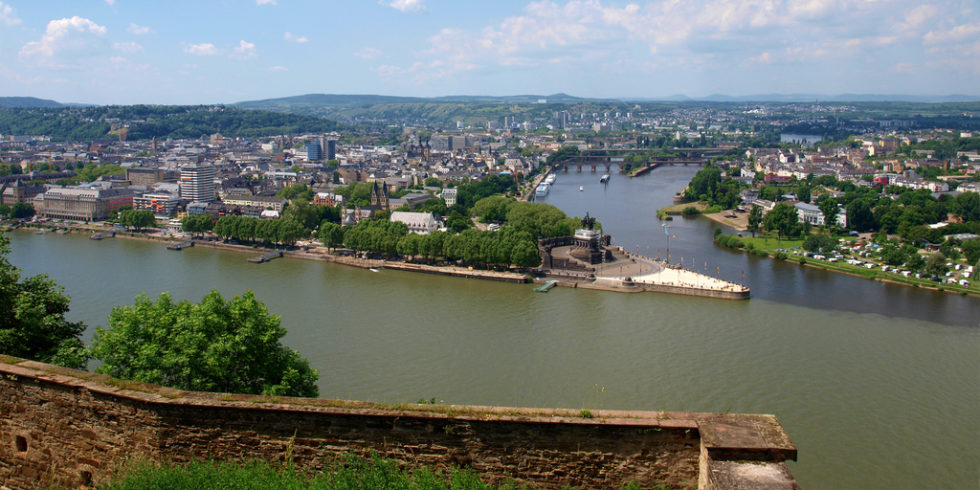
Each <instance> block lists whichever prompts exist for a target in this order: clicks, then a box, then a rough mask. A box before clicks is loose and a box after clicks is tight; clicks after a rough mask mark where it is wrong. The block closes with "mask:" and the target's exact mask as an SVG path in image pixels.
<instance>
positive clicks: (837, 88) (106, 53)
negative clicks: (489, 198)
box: [0, 0, 980, 104]
mask: <svg viewBox="0 0 980 490" xmlns="http://www.w3.org/2000/svg"><path fill="white" fill-rule="evenodd" d="M976 13H977V12H976V6H975V5H974V4H973V2H970V1H958V0H952V1H946V2H933V3H928V4H921V3H918V2H912V1H904V0H896V1H884V0H881V1H873V2H856V1H847V0H840V1H838V0H806V1H777V0H759V1H745V2H742V1H731V0H704V1H697V2H669V1H668V2H639V3H626V2H610V1H598V0H571V1H557V2H549V1H542V2H527V1H517V0H507V1H501V2H494V3H493V4H492V5H491V4H489V3H470V2H466V3H462V2H460V3H457V2H448V1H438V0H382V1H368V2H352V3H351V4H348V3H339V2H338V3H330V4H325V5H324V4H321V3H318V2H305V1H292V0H223V1H215V2H184V1H177V2H169V3H167V4H165V5H164V4H157V3H143V2H140V3H137V2H134V1H132V0H100V1H96V0H93V1H89V2H86V3H84V4H78V2H69V1H60V0H59V1H52V2H44V3H43V5H38V4H37V2H25V1H19V0H0V26H2V27H3V29H2V30H0V96H34V97H41V98H48V99H54V100H58V101H60V102H78V103H92V104H133V103H152V104H207V103H234V102H239V101H245V100H254V99H265V98H276V97H283V96H291V95H300V94H306V93H338V94H344V93H348V94H352V93H358V94H364V93H376V94H382V95H405V96H419V97H433V96H445V95H514V94H541V95H547V94H552V93H559V92H563V93H568V94H573V95H576V96H580V97H589V98H661V97H670V96H673V95H678V94H683V95H686V96H690V97H704V96H708V95H712V94H725V95H731V96H743V95H755V94H769V93H771V94H776V93H780V94H791V93H814V94H828V95H830V94H841V93H865V94H885V95H888V94H909V95H946V94H967V95H977V94H976V87H977V86H980V83H978V82H980V22H977V21H972V22H971V21H970V20H969V19H973V18H976V17H977V16H976Z"/></svg>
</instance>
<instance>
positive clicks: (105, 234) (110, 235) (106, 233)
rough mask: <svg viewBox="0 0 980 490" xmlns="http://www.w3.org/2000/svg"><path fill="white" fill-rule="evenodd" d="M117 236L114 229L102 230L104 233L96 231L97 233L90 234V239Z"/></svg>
mask: <svg viewBox="0 0 980 490" xmlns="http://www.w3.org/2000/svg"><path fill="white" fill-rule="evenodd" d="M115 236H116V232H114V231H105V232H102V233H96V234H94V235H92V236H90V237H89V239H91V240H101V239H103V238H113V237H115Z"/></svg>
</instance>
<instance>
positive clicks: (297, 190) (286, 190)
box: [276, 184, 313, 201]
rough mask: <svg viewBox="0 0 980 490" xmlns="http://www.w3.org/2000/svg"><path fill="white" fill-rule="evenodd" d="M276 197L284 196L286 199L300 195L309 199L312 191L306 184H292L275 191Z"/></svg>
mask: <svg viewBox="0 0 980 490" xmlns="http://www.w3.org/2000/svg"><path fill="white" fill-rule="evenodd" d="M276 197H284V198H286V199H294V198H297V197H300V198H302V199H305V200H307V201H309V200H312V199H313V191H312V190H311V189H310V188H309V187H307V186H306V184H293V185H290V186H286V187H283V188H282V189H279V190H278V191H276Z"/></svg>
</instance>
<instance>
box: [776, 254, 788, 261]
mask: <svg viewBox="0 0 980 490" xmlns="http://www.w3.org/2000/svg"><path fill="white" fill-rule="evenodd" d="M787 257H789V256H788V255H786V252H776V258H777V259H779V260H786V258H787Z"/></svg>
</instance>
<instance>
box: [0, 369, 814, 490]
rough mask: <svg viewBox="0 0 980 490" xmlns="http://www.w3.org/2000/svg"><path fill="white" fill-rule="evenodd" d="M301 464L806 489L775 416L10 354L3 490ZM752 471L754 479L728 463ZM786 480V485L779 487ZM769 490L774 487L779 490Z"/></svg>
mask: <svg viewBox="0 0 980 490" xmlns="http://www.w3.org/2000/svg"><path fill="white" fill-rule="evenodd" d="M287 448H290V450H291V454H292V457H293V458H294V461H295V462H296V463H297V464H298V465H300V466H303V467H306V468H309V469H314V470H315V469H318V468H322V467H324V466H325V465H327V464H328V463H329V462H330V461H332V460H333V459H334V458H338V457H341V456H343V455H345V454H351V453H352V454H357V455H364V456H367V455H369V454H371V453H376V454H378V455H381V456H385V457H389V458H393V459H395V460H397V461H399V462H401V463H403V464H405V465H408V466H416V465H428V466H433V467H436V468H446V467H450V466H470V467H472V468H474V469H475V470H476V471H477V472H479V473H480V475H481V477H482V478H484V479H485V480H486V481H490V482H495V483H499V482H503V481H506V480H513V481H517V482H519V483H525V484H528V485H531V486H536V487H565V486H581V487H587V488H609V487H617V486H621V485H622V484H623V483H625V482H628V481H635V482H638V483H641V484H642V485H643V486H645V487H648V486H651V485H652V484H667V485H669V486H670V487H671V488H695V487H698V488H702V489H705V488H760V487H759V483H760V482H762V480H759V479H758V478H759V477H758V475H760V474H764V475H769V476H772V475H781V478H782V480H779V481H778V482H777V483H776V485H777V486H770V487H769V488H795V482H794V481H793V480H792V477H791V476H789V472H788V470H786V467H785V465H784V464H783V463H782V462H783V461H784V460H786V459H796V448H795V447H794V446H793V444H792V442H790V440H789V438H788V437H787V436H786V434H785V432H784V431H783V428H782V426H780V424H779V422H778V421H777V420H776V418H775V417H773V416H771V415H733V414H705V413H682V412H639V411H594V412H591V413H589V414H587V413H583V412H581V411H574V410H561V409H528V408H501V407H475V406H439V405H414V404H410V405H399V406H381V405H377V404H372V403H368V402H350V401H340V400H324V399H305V398H289V397H283V398H274V397H263V396H252V395H229V394H217V393H199V392H186V391H181V390H175V389H171V388H165V387H160V386H155V385H148V384H143V383H134V382H129V381H120V380H116V379H112V378H109V377H106V376H101V375H96V374H93V373H89V372H85V371H76V370H70V369H65V368H60V367H56V366H51V365H48V364H42V363H37V362H32V361H24V360H22V359H17V358H12V357H5V356H0V481H2V482H3V484H4V485H6V486H7V487H9V488H33V487H36V486H56V485H62V486H69V487H71V486H78V485H92V484H99V483H102V482H105V481H106V480H107V479H108V478H109V477H111V475H112V473H113V471H115V470H116V469H117V468H118V465H119V464H120V463H122V462H123V461H125V460H126V459H127V458H130V457H144V458H153V459H161V460H167V461H175V462H183V461H188V460H190V459H194V458H205V457H208V458H219V459H228V458H230V459H235V460H242V459H251V458H264V459H269V460H277V459H281V458H283V457H284V455H285V454H286V452H287ZM729 463H730V464H732V465H736V466H735V468H736V469H738V468H737V465H745V464H751V465H752V470H753V471H752V472H749V473H751V474H752V475H755V476H754V477H753V478H755V479H751V478H749V479H747V478H746V477H745V475H743V473H745V472H739V471H735V470H729V469H726V468H725V467H724V464H729ZM773 481H775V480H773ZM766 482H768V483H767V485H768V484H770V483H772V482H770V481H769V480H766Z"/></svg>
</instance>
